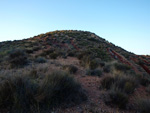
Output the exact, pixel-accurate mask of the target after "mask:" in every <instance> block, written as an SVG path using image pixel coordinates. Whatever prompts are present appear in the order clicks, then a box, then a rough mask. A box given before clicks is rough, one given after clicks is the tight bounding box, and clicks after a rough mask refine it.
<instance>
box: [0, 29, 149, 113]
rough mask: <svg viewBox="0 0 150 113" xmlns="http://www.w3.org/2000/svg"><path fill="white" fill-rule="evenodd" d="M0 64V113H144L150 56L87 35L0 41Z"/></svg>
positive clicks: (50, 34) (61, 33)
mask: <svg viewBox="0 0 150 113" xmlns="http://www.w3.org/2000/svg"><path fill="white" fill-rule="evenodd" d="M0 63H1V65H0V92H1V93H0V111H1V112H8V111H11V112H25V113H26V112H45V113H46V112H56V113H57V112H61V113H63V112H64V113H70V112H75V113H77V112H78V113H82V112H83V113H84V112H87V113H88V112H92V113H101V112H106V113H109V112H129V113H130V112H131V113H132V112H133V113H134V112H137V111H138V112H141V113H148V112H149V108H150V106H149V105H150V104H149V103H150V95H149V94H150V85H149V84H150V76H149V75H150V56H143V55H136V54H134V53H131V52H128V51H126V50H124V49H122V48H120V47H118V46H115V45H114V44H112V43H110V42H108V41H107V40H105V39H103V38H101V37H99V36H97V35H96V34H94V33H91V32H87V31H77V30H62V31H54V32H48V33H45V34H40V35H37V36H34V37H31V38H28V39H24V40H16V41H6V42H0Z"/></svg>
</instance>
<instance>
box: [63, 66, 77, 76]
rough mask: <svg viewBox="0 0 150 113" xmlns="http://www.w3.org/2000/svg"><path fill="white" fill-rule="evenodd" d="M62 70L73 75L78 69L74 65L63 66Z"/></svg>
mask: <svg viewBox="0 0 150 113" xmlns="http://www.w3.org/2000/svg"><path fill="white" fill-rule="evenodd" d="M63 69H64V70H67V71H68V72H69V73H71V74H74V73H76V72H77V71H78V68H77V67H76V66H74V65H64V66H63Z"/></svg>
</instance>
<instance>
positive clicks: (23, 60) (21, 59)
mask: <svg viewBox="0 0 150 113" xmlns="http://www.w3.org/2000/svg"><path fill="white" fill-rule="evenodd" d="M8 61H9V63H10V64H11V66H12V67H20V66H24V65H26V64H27V63H28V60H27V56H26V54H25V52H24V51H23V50H13V51H11V53H10V54H9V58H8Z"/></svg>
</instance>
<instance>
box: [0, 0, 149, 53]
mask: <svg viewBox="0 0 150 113" xmlns="http://www.w3.org/2000/svg"><path fill="white" fill-rule="evenodd" d="M55 30H85V31H91V32H94V33H96V34H97V35H99V36H101V37H103V38H105V39H106V40H108V41H109V42H112V43H114V44H115V45H118V46H120V47H122V48H124V49H126V50H128V51H131V52H134V53H136V54H150V0H0V41H6V40H17V39H24V38H29V37H33V36H35V35H38V34H41V33H46V32H49V31H55Z"/></svg>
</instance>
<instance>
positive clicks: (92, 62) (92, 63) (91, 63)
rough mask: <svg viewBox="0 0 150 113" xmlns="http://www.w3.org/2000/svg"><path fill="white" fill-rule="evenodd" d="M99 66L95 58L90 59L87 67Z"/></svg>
mask: <svg viewBox="0 0 150 113" xmlns="http://www.w3.org/2000/svg"><path fill="white" fill-rule="evenodd" d="M98 66H99V64H98V63H97V62H96V60H92V61H90V64H89V68H90V69H95V68H97V67H98Z"/></svg>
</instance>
